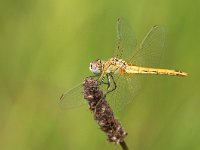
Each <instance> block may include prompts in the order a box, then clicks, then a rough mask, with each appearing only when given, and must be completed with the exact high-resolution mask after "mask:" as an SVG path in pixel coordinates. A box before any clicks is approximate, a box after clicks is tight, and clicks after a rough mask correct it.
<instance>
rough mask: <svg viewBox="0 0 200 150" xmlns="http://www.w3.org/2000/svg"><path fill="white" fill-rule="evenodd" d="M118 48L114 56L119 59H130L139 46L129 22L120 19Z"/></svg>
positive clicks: (117, 30) (117, 29) (118, 24)
mask: <svg viewBox="0 0 200 150" xmlns="http://www.w3.org/2000/svg"><path fill="white" fill-rule="evenodd" d="M116 34H117V39H116V48H115V51H114V56H116V57H118V58H128V56H130V54H131V53H132V52H133V50H134V49H135V47H136V45H137V41H136V38H135V35H134V33H133V30H132V28H131V26H130V25H129V24H128V22H127V21H126V20H125V19H123V18H119V19H118V20H117V24H116Z"/></svg>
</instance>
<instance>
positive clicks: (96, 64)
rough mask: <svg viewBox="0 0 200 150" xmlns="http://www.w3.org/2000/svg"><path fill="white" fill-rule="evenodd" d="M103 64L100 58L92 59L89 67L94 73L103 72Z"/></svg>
mask: <svg viewBox="0 0 200 150" xmlns="http://www.w3.org/2000/svg"><path fill="white" fill-rule="evenodd" d="M102 68H103V65H102V62H101V60H100V59H97V60H95V61H92V62H91V63H90V66H89V69H90V71H91V72H92V73H94V74H101V72H102V70H103V69H102Z"/></svg>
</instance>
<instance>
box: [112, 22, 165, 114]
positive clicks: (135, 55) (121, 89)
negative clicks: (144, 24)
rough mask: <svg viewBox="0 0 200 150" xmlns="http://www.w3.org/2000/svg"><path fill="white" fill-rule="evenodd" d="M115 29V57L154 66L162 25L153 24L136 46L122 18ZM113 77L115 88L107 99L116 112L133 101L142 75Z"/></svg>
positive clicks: (157, 54) (117, 75) (157, 59)
mask: <svg viewBox="0 0 200 150" xmlns="http://www.w3.org/2000/svg"><path fill="white" fill-rule="evenodd" d="M116 31H117V42H116V43H117V45H116V49H115V52H114V54H115V57H118V58H122V59H123V60H125V61H127V63H129V64H132V65H137V66H142V67H155V66H156V65H157V64H158V62H159V59H160V58H161V55H162V52H163V51H162V50H163V46H164V29H163V28H162V27H159V26H153V27H152V28H151V29H150V31H149V32H148V33H147V35H146V36H145V38H144V39H143V40H142V42H141V43H140V45H138V46H137V40H136V38H135V35H134V33H133V30H132V28H131V26H130V25H129V24H128V23H127V22H126V21H125V20H124V19H123V18H120V19H118V21H117V26H116ZM114 79H115V82H116V85H117V88H116V90H115V91H113V92H112V93H111V94H110V95H108V101H109V103H110V105H111V107H112V108H113V109H114V111H115V112H116V111H119V110H121V109H123V108H124V107H125V106H126V105H127V104H129V103H130V102H131V101H133V99H134V97H135V96H136V95H137V94H138V91H139V90H140V88H141V82H142V76H141V75H138V74H132V75H126V74H125V75H121V74H116V75H114Z"/></svg>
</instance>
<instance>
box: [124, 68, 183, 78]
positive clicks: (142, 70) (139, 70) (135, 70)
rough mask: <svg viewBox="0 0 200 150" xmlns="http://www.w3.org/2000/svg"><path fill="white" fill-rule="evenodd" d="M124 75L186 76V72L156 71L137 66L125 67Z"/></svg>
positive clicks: (155, 69)
mask: <svg viewBox="0 0 200 150" xmlns="http://www.w3.org/2000/svg"><path fill="white" fill-rule="evenodd" d="M125 71H126V73H128V74H132V73H141V74H161V75H171V76H187V73H186V72H182V71H176V70H169V69H157V68H145V67H138V66H127V67H126V69H125Z"/></svg>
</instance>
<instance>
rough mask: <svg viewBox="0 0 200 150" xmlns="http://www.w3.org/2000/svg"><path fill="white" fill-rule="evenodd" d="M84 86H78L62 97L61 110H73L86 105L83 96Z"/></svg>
mask: <svg viewBox="0 0 200 150" xmlns="http://www.w3.org/2000/svg"><path fill="white" fill-rule="evenodd" d="M82 91H83V86H82V84H78V85H77V86H75V87H74V88H72V89H70V90H68V91H67V92H65V93H64V94H63V95H62V96H61V97H60V102H59V105H60V107H61V108H73V107H77V106H81V105H83V104H85V103H86V101H85V100H84V96H83V93H82Z"/></svg>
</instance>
